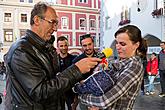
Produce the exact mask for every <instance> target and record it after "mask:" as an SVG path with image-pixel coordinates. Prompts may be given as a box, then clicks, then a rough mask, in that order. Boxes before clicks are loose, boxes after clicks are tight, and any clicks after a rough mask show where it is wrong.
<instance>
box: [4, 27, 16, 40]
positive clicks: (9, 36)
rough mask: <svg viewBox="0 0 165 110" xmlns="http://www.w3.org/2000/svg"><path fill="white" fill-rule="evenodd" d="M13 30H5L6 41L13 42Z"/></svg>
mask: <svg viewBox="0 0 165 110" xmlns="http://www.w3.org/2000/svg"><path fill="white" fill-rule="evenodd" d="M13 39H14V38H13V29H4V41H5V42H13Z"/></svg>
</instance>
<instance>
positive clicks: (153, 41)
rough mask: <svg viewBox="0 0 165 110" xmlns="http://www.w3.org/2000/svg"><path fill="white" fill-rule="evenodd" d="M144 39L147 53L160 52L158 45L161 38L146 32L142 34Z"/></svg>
mask: <svg viewBox="0 0 165 110" xmlns="http://www.w3.org/2000/svg"><path fill="white" fill-rule="evenodd" d="M144 39H146V41H147V45H148V51H147V54H152V52H155V53H157V54H158V53H159V52H160V50H161V48H160V46H159V45H160V42H161V40H160V39H159V38H158V37H156V36H154V35H151V34H147V35H145V36H144Z"/></svg>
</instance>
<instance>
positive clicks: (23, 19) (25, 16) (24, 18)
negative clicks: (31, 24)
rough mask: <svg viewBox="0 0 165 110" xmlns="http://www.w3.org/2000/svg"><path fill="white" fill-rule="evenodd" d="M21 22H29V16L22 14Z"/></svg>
mask: <svg viewBox="0 0 165 110" xmlns="http://www.w3.org/2000/svg"><path fill="white" fill-rule="evenodd" d="M21 22H27V14H21Z"/></svg>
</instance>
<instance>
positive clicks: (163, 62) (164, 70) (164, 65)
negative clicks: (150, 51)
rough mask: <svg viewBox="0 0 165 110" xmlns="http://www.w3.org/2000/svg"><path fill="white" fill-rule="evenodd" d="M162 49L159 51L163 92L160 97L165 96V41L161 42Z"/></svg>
mask: <svg viewBox="0 0 165 110" xmlns="http://www.w3.org/2000/svg"><path fill="white" fill-rule="evenodd" d="M160 47H161V48H162V50H161V51H160V52H159V57H158V60H159V74H160V85H161V93H160V94H159V97H165V42H161V43H160Z"/></svg>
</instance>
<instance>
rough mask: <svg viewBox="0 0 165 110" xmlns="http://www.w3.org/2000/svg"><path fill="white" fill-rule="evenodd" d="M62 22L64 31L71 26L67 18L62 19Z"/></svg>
mask: <svg viewBox="0 0 165 110" xmlns="http://www.w3.org/2000/svg"><path fill="white" fill-rule="evenodd" d="M61 21H62V23H61V27H62V29H68V25H69V23H68V18H67V17H62V18H61Z"/></svg>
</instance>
